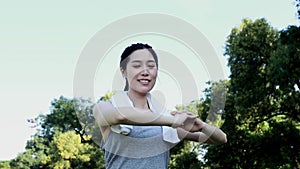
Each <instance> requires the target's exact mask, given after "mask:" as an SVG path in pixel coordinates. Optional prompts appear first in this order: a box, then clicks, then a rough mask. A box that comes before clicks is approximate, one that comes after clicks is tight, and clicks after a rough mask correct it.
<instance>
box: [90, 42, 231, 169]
mask: <svg viewBox="0 0 300 169" xmlns="http://www.w3.org/2000/svg"><path fill="white" fill-rule="evenodd" d="M120 71H121V73H122V76H123V77H124V78H125V79H126V86H125V89H124V91H121V92H116V94H114V95H113V96H112V98H111V99H110V101H109V102H100V103H98V104H96V105H95V107H94V112H93V113H94V117H95V119H96V121H97V123H98V125H99V127H100V129H101V134H102V138H103V140H102V141H103V142H102V145H101V147H102V149H104V151H105V163H106V167H107V168H108V169H110V168H122V169H127V168H128V169H131V168H136V169H138V168H143V169H157V168H161V169H166V168H167V167H168V162H169V150H170V149H171V148H172V147H173V146H175V145H176V144H177V143H178V142H180V140H182V139H187V140H191V141H196V142H206V143H213V144H223V143H225V142H226V134H225V133H223V132H222V131H221V130H220V129H218V128H216V127H214V126H210V125H208V124H206V123H204V122H203V121H201V120H200V119H198V118H197V115H195V114H193V113H190V112H187V111H175V112H172V113H171V114H170V113H169V112H168V111H166V109H165V108H164V106H162V105H161V104H160V103H159V102H158V101H157V100H155V98H153V97H152V96H151V94H150V91H151V90H152V88H153V87H154V85H155V82H156V78H157V71H158V59H157V55H156V53H155V52H154V50H153V49H152V47H151V46H149V45H147V44H142V43H137V44H132V45H131V46H129V47H127V48H126V49H125V50H124V52H123V53H122V55H121V61H120ZM200 130H201V131H200Z"/></svg>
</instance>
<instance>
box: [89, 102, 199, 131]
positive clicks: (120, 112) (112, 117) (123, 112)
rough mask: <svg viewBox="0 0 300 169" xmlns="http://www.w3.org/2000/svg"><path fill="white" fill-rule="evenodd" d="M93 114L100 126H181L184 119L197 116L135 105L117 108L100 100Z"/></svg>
mask: <svg viewBox="0 0 300 169" xmlns="http://www.w3.org/2000/svg"><path fill="white" fill-rule="evenodd" d="M93 115H94V117H95V119H96V122H97V123H98V125H99V126H108V125H114V124H131V125H159V126H172V127H177V126H181V125H182V124H183V122H184V121H186V120H190V119H195V118H196V117H197V116H195V115H188V114H185V115H184V114H178V115H176V116H168V115H164V114H155V113H153V112H151V111H150V110H145V109H139V108H134V107H121V108H115V107H114V106H113V105H112V104H111V103H110V102H100V103H98V104H96V105H95V107H94V109H93Z"/></svg>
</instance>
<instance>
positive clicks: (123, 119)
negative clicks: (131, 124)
mask: <svg viewBox="0 0 300 169" xmlns="http://www.w3.org/2000/svg"><path fill="white" fill-rule="evenodd" d="M127 122H128V119H127V118H126V117H125V116H123V115H122V114H121V113H120V114H117V115H116V116H115V117H114V124H126V123H127Z"/></svg>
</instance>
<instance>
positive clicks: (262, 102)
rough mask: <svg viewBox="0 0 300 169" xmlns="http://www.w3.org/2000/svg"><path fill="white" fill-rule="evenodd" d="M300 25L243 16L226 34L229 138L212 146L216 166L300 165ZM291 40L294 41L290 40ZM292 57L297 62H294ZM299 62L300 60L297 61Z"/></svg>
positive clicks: (209, 157) (211, 162)
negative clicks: (280, 25)
mask: <svg viewBox="0 0 300 169" xmlns="http://www.w3.org/2000/svg"><path fill="white" fill-rule="evenodd" d="M298 33H299V29H298V28H295V27H289V28H288V29H287V30H284V31H281V32H279V31H277V30H275V29H274V28H272V27H271V26H270V25H269V24H268V23H267V21H266V20H265V19H257V20H255V21H252V20H249V19H245V20H243V22H242V24H241V26H240V27H239V28H234V29H233V30H232V32H231V34H230V35H229V36H228V39H227V43H226V51H225V54H226V55H227V56H228V57H229V58H228V63H229V64H228V65H229V67H230V70H231V75H230V83H228V94H227V99H226V107H225V123H224V125H223V126H222V128H223V130H224V131H225V132H226V133H227V136H228V143H227V144H225V145H222V146H219V147H214V146H209V147H208V152H207V154H206V156H205V158H206V159H207V163H206V165H207V166H210V167H212V168H299V167H300V164H299V150H300V147H299V144H298V143H299V141H300V135H299V133H300V132H299V90H296V89H295V85H298V83H299V77H300V76H299V68H298V67H297V66H294V64H293V63H295V64H297V63H299V54H298V53H299V52H298V53H297V52H296V51H298V50H299V43H298V41H299V40H297V38H298V37H299V36H296V35H298ZM291 41H293V42H291ZM292 62H293V63H292ZM298 65H299V64H298Z"/></svg>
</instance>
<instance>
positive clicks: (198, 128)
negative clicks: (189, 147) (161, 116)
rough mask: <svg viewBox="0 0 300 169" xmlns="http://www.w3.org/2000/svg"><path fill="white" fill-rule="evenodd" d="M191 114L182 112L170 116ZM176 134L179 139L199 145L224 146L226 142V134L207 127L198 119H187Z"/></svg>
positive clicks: (213, 127)
mask: <svg viewBox="0 0 300 169" xmlns="http://www.w3.org/2000/svg"><path fill="white" fill-rule="evenodd" d="M178 114H189V115H192V114H193V113H191V112H187V111H185V110H183V111H174V112H172V115H178ZM177 133H178V136H179V138H180V139H187V140H190V141H195V142H199V143H209V144H216V145H219V144H224V143H226V142H227V136H226V134H225V133H224V132H223V131H222V130H221V129H219V128H217V127H215V126H212V125H209V124H207V123H205V122H203V121H202V120H200V119H199V118H196V119H189V120H187V121H185V122H184V125H182V126H180V127H178V128H177Z"/></svg>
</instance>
